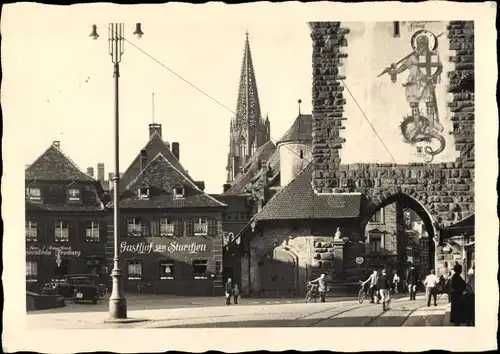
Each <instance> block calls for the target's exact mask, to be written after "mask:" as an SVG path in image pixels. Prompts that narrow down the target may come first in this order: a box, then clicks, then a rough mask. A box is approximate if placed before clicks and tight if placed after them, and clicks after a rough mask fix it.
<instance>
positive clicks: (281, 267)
mask: <svg viewBox="0 0 500 354" xmlns="http://www.w3.org/2000/svg"><path fill="white" fill-rule="evenodd" d="M296 270H297V264H296V262H295V259H294V257H293V256H292V255H291V254H290V253H289V252H287V251H285V250H284V249H282V248H276V249H275V250H274V251H273V252H271V253H269V254H268V255H266V256H264V257H263V258H262V259H261V261H260V262H259V280H260V291H259V293H260V295H261V296H264V297H294V296H295V290H296V289H295V288H296V284H295V274H296Z"/></svg>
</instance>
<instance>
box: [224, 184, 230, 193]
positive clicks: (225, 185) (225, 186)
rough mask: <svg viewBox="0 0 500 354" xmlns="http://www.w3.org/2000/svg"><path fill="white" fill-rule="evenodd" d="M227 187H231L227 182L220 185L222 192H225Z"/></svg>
mask: <svg viewBox="0 0 500 354" xmlns="http://www.w3.org/2000/svg"><path fill="white" fill-rule="evenodd" d="M229 188H231V185H230V184H229V183H224V184H223V185H222V191H223V193H226V192H227V191H228V190H229Z"/></svg>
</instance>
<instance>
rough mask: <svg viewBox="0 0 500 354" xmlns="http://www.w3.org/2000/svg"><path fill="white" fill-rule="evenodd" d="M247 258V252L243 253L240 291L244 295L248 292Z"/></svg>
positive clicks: (248, 272)
mask: <svg viewBox="0 0 500 354" xmlns="http://www.w3.org/2000/svg"><path fill="white" fill-rule="evenodd" d="M249 258H250V256H249V255H248V254H245V255H244V256H243V257H242V258H241V292H242V293H243V294H244V295H249V294H250V270H249V267H248V266H249V261H250V260H249Z"/></svg>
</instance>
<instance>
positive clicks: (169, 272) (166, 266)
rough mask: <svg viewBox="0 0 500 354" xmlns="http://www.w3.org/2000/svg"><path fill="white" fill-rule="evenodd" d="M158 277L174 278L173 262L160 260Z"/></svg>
mask: <svg viewBox="0 0 500 354" xmlns="http://www.w3.org/2000/svg"><path fill="white" fill-rule="evenodd" d="M160 279H174V262H173V261H170V260H161V261H160Z"/></svg>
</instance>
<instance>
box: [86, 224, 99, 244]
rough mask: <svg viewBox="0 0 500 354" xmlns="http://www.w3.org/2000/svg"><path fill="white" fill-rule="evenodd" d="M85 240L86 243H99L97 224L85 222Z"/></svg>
mask: <svg viewBox="0 0 500 354" xmlns="http://www.w3.org/2000/svg"><path fill="white" fill-rule="evenodd" d="M85 240H86V241H87V242H99V222H98V221H87V228H86V230H85Z"/></svg>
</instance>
